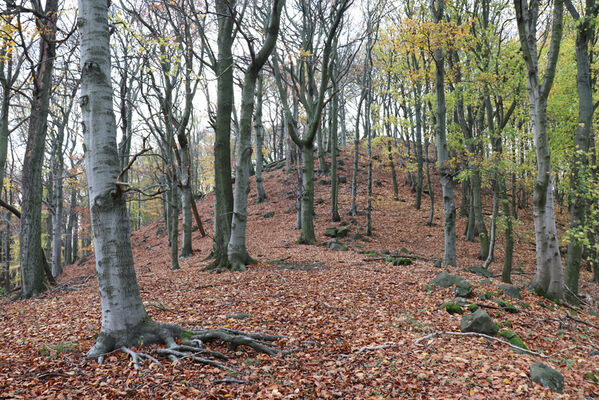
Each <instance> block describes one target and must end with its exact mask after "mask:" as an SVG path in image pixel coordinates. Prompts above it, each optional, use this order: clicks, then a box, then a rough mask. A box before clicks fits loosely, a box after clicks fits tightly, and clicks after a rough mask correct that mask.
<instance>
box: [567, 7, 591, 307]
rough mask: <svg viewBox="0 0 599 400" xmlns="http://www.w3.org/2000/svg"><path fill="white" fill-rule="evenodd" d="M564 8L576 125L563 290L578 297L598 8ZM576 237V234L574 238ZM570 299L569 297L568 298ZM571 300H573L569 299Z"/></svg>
mask: <svg viewBox="0 0 599 400" xmlns="http://www.w3.org/2000/svg"><path fill="white" fill-rule="evenodd" d="M565 5H566V8H567V9H568V11H569V12H570V15H572V18H574V20H575V21H576V65H577V79H576V89H577V91H578V125H577V127H576V134H575V138H574V155H573V156H572V162H571V166H570V168H571V177H570V190H571V192H572V200H571V202H570V230H571V233H572V234H571V235H570V241H569V242H568V257H567V259H566V276H565V278H566V286H567V287H568V289H570V291H571V293H572V294H574V295H576V294H578V277H579V272H580V264H581V260H582V252H583V245H582V240H581V236H582V235H580V233H582V232H580V230H582V227H583V226H584V224H585V217H586V215H585V214H586V210H587V207H588V204H587V198H588V196H589V188H588V185H589V182H588V181H589V178H590V173H589V172H590V171H589V169H588V164H589V160H588V155H589V147H590V140H591V131H592V128H593V113H594V111H595V105H594V104H593V87H592V84H591V57H590V55H589V44H590V43H591V40H592V39H593V37H594V35H595V30H596V28H595V23H596V22H595V20H596V18H597V15H598V14H599V8H598V7H597V5H596V2H595V0H586V1H585V3H584V12H583V14H582V15H581V14H580V13H579V12H578V11H577V10H576V7H574V5H573V4H572V1H571V0H565ZM577 233H578V234H577ZM570 297H571V296H570ZM573 300H574V299H573Z"/></svg>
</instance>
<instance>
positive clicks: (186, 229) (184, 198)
mask: <svg viewBox="0 0 599 400" xmlns="http://www.w3.org/2000/svg"><path fill="white" fill-rule="evenodd" d="M179 145H180V147H181V151H180V152H179V153H180V154H181V168H180V174H181V175H180V176H181V211H182V212H181V214H182V223H181V225H182V226H181V229H182V237H181V257H189V256H190V255H191V254H192V251H193V250H192V245H191V226H192V221H193V220H192V215H191V206H192V202H193V199H192V194H191V176H190V175H191V165H190V162H191V160H190V158H191V157H190V156H189V148H188V146H187V139H186V138H185V141H184V146H181V140H179ZM198 228H199V226H198Z"/></svg>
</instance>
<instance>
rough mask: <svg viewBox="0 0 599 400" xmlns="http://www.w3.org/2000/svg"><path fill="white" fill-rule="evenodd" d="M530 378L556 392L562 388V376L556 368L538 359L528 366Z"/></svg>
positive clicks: (559, 391)
mask: <svg viewBox="0 0 599 400" xmlns="http://www.w3.org/2000/svg"><path fill="white" fill-rule="evenodd" d="M530 378H531V379H532V381H533V382H536V383H540V384H541V385H543V386H544V387H546V388H548V389H551V390H553V391H554V392H557V393H561V392H562V391H563V389H564V376H563V375H562V374H561V373H560V372H559V371H558V370H555V369H553V368H551V367H550V366H548V365H545V364H543V363H542V362H539V361H537V362H535V363H534V364H532V365H531V366H530Z"/></svg>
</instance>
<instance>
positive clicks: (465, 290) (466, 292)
mask: <svg viewBox="0 0 599 400" xmlns="http://www.w3.org/2000/svg"><path fill="white" fill-rule="evenodd" d="M453 294H455V295H456V296H458V297H465V298H470V297H472V285H471V284H470V283H468V282H466V281H460V282H458V283H457V284H456V286H455V287H454V288H453Z"/></svg>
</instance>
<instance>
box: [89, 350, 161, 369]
mask: <svg viewBox="0 0 599 400" xmlns="http://www.w3.org/2000/svg"><path fill="white" fill-rule="evenodd" d="M120 350H121V351H122V352H123V353H126V354H129V355H130V356H131V359H132V360H133V367H134V368H135V369H139V362H140V361H146V360H150V361H152V362H155V363H156V364H160V361H158V360H157V359H155V358H154V357H152V356H151V355H149V354H146V353H137V352H135V351H133V350H131V349H130V348H128V347H124V346H123V347H121V348H120ZM98 361H99V360H98Z"/></svg>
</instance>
